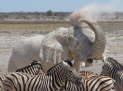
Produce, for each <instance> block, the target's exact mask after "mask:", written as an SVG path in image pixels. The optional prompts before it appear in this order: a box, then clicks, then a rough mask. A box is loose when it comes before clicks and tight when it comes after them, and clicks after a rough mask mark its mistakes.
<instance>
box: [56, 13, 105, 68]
mask: <svg viewBox="0 0 123 91" xmlns="http://www.w3.org/2000/svg"><path fill="white" fill-rule="evenodd" d="M70 22H71V24H72V26H73V30H74V35H73V36H72V37H71V36H67V37H62V36H60V37H57V40H58V41H59V42H60V43H61V44H62V45H63V47H64V50H65V51H66V53H69V54H68V55H70V57H72V58H73V59H74V60H76V62H75V67H79V66H80V64H84V66H88V64H89V65H90V64H92V63H93V60H101V59H103V53H104V49H105V43H106V40H105V36H104V32H103V31H101V30H100V29H98V28H97V27H96V26H94V25H93V24H92V23H91V22H89V21H88V20H82V19H81V16H77V15H75V16H72V17H71V21H70ZM82 23H85V24H87V25H88V26H89V27H90V29H91V30H92V31H93V32H94V33H95V40H94V41H91V40H90V39H89V38H88V37H87V36H86V35H85V34H84V33H83V32H82V30H83V29H84V28H83V27H82ZM66 45H67V46H66Z"/></svg>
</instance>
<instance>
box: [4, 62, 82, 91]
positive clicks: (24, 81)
mask: <svg viewBox="0 0 123 91" xmlns="http://www.w3.org/2000/svg"><path fill="white" fill-rule="evenodd" d="M75 73H76V72H75V70H74V68H73V63H72V61H69V60H64V61H62V62H61V63H59V64H57V65H55V66H53V67H51V68H50V69H49V70H48V71H47V73H43V74H39V75H33V76H32V75H31V76H30V75H29V74H26V73H21V72H13V73H10V74H7V75H6V79H5V80H3V86H4V89H5V91H13V90H14V91H39V90H41V91H56V90H59V89H60V88H61V87H64V86H65V84H66V83H67V82H68V81H71V82H72V83H75V84H76V85H79V84H80V83H81V81H80V78H79V77H78V75H76V74H75Z"/></svg>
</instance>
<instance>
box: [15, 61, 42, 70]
mask: <svg viewBox="0 0 123 91" xmlns="http://www.w3.org/2000/svg"><path fill="white" fill-rule="evenodd" d="M37 64H38V65H40V66H41V63H40V62H39V61H35V60H34V61H33V62H32V63H30V64H29V65H27V66H25V67H23V68H19V69H17V70H16V72H17V71H19V70H22V69H28V68H30V67H31V66H32V65H37ZM41 69H42V66H41Z"/></svg>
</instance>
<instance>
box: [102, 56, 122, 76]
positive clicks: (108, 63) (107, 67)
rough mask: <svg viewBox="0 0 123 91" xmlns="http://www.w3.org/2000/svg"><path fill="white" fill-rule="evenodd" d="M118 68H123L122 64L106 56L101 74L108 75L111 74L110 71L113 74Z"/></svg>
mask: <svg viewBox="0 0 123 91" xmlns="http://www.w3.org/2000/svg"><path fill="white" fill-rule="evenodd" d="M120 70H123V66H122V65H121V64H120V63H119V62H117V61H116V60H115V59H114V58H112V57H108V58H106V59H105V60H104V65H103V66H102V72H101V74H102V75H108V76H110V75H112V74H111V73H112V72H113V73H114V74H115V73H116V72H117V71H120Z"/></svg>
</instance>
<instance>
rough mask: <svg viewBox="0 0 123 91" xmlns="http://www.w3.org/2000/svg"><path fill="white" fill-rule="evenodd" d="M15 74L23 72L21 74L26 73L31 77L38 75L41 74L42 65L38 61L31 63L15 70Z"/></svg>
mask: <svg viewBox="0 0 123 91" xmlns="http://www.w3.org/2000/svg"><path fill="white" fill-rule="evenodd" d="M16 72H23V73H28V74H32V75H38V74H39V73H43V69H42V65H41V63H40V61H33V62H32V63H31V64H29V65H27V66H25V67H23V68H20V69H17V70H16Z"/></svg>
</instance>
